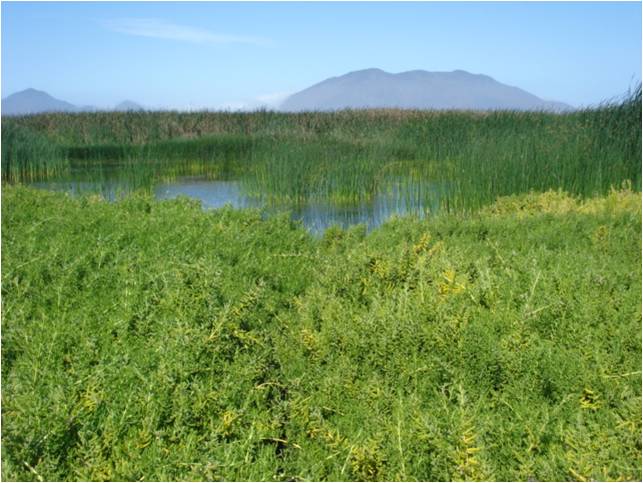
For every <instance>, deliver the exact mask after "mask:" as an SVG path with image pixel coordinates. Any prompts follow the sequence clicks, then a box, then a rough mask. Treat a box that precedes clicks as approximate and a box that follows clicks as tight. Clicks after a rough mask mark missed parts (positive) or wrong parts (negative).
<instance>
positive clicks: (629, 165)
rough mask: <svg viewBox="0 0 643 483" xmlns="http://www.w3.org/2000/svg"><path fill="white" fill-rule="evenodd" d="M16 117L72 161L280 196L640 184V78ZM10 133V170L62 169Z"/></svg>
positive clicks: (452, 198) (445, 204) (457, 206)
mask: <svg viewBox="0 0 643 483" xmlns="http://www.w3.org/2000/svg"><path fill="white" fill-rule="evenodd" d="M5 124H6V125H7V126H9V127H10V128H11V129H13V130H20V132H25V133H27V132H28V133H33V136H37V137H38V139H46V140H48V142H49V144H48V146H50V149H51V150H55V152H56V153H59V152H60V153H63V157H65V158H67V159H69V163H70V164H71V166H72V167H74V166H75V167H86V166H88V165H89V166H92V165H97V164H98V165H100V164H106V163H107V164H109V163H114V162H119V163H123V162H126V163H128V164H129V165H132V166H136V170H138V171H137V172H138V174H137V176H138V177H139V178H147V179H148V180H149V182H148V185H150V186H151V185H153V184H154V183H155V182H157V181H158V179H159V178H163V177H165V178H168V177H172V176H176V175H177V174H178V173H181V172H185V171H186V168H185V166H186V165H187V166H191V167H192V168H190V169H192V172H194V170H195V169H197V170H201V172H203V173H206V174H208V176H210V177H218V178H234V179H239V180H241V181H242V183H243V186H244V188H245V190H246V192H247V193H248V194H249V195H252V196H261V197H264V198H265V199H266V200H268V201H270V200H273V201H277V202H290V203H302V202H304V203H305V202H309V201H330V202H333V203H340V204H341V203H348V204H355V203H359V202H362V201H365V200H366V201H369V200H372V199H373V198H374V197H375V196H376V195H377V193H379V192H382V191H386V190H390V189H393V187H395V186H397V187H398V188H401V189H402V190H403V191H405V192H408V193H409V196H411V197H413V198H414V199H416V200H417V203H420V204H422V205H424V206H435V207H436V208H438V209H440V210H446V211H448V212H467V211H475V210H477V209H478V208H480V207H482V206H485V205H487V204H489V203H492V202H493V201H494V200H495V199H496V198H497V197H498V196H507V195H512V194H516V193H526V192H529V191H547V190H550V189H554V190H556V189H563V190H565V191H567V192H569V193H572V194H574V195H581V196H584V197H592V196H595V195H599V194H606V193H607V192H608V191H609V189H610V187H612V186H620V185H621V183H622V182H624V181H628V182H630V183H631V184H632V186H633V187H634V189H636V190H640V189H641V129H640V126H641V89H640V86H639V88H637V89H636V90H635V91H633V92H631V93H629V94H628V95H627V96H625V97H624V98H623V99H622V100H620V101H617V102H612V103H606V104H604V105H602V106H600V107H598V108H595V109H585V110H581V111H576V112H571V113H566V114H552V113H546V112H512V111H497V112H484V113H480V112H465V111H463V112H453V111H435V112H431V111H401V110H367V111H350V110H347V111H338V112H333V113H298V114H286V113H276V112H270V111H258V112H253V113H225V112H220V113H207V112H201V113H178V112H147V113H145V112H129V113H79V114H44V115H37V116H25V117H18V118H5V119H3V126H4V125H5ZM12 139H13V138H9V140H8V142H3V180H5V181H6V180H9V181H16V180H17V181H21V180H24V181H30V177H29V176H26V177H24V178H22V177H21V176H20V175H19V174H20V173H21V172H23V171H27V172H38V173H42V174H43V175H46V176H48V177H50V178H52V179H53V178H56V177H57V176H58V171H56V170H54V169H52V170H49V171H48V170H47V169H48V168H47V169H43V166H42V165H43V161H45V162H44V165H45V166H47V167H48V166H49V164H50V163H49V161H46V160H49V159H52V160H53V159H57V158H56V156H57V155H56V156H54V155H53V154H52V155H50V154H47V155H42V154H41V153H40V152H34V153H33V155H30V154H27V155H24V156H22V158H24V159H25V161H24V162H22V164H23V165H26V166H28V169H26V170H22V171H20V170H18V171H17V173H18V174H17V175H13V174H11V173H13V172H14V170H12V169H9V167H6V166H5V158H7V159H12V158H11V157H10V156H5V151H6V152H7V153H9V152H13V151H15V149H14V148H13V146H14V142H13V141H12ZM38 145H39V146H40V145H43V143H40V144H38ZM45 145H47V144H46V143H45ZM5 146H6V148H5ZM29 160H31V161H29ZM32 164H33V166H32ZM54 164H55V163H54ZM7 166H8V165H7ZM5 175H7V176H5ZM139 185H140V183H139ZM436 186H440V187H442V188H443V189H440V190H438V191H436V189H435V187H436Z"/></svg>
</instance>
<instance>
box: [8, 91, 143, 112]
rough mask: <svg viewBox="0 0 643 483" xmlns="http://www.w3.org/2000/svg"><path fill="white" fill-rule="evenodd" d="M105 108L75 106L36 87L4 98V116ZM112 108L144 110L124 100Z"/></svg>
mask: <svg viewBox="0 0 643 483" xmlns="http://www.w3.org/2000/svg"><path fill="white" fill-rule="evenodd" d="M105 110H106V109H100V108H98V107H95V106H75V105H74V104H71V103H69V102H66V101H61V100H60V99H56V98H55V97H52V96H50V95H49V94H47V93H46V92H44V91H38V90H36V89H25V90H24V91H20V92H16V93H15V94H11V95H10V96H8V97H5V98H4V99H2V115H3V116H22V115H25V114H37V113H40V112H96V111H105ZM107 110H109V109H107ZM112 110H114V111H143V110H144V108H143V107H142V106H141V105H140V104H137V103H136V102H134V101H123V102H121V103H120V104H118V105H116V107H114V109H112Z"/></svg>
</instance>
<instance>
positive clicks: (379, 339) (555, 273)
mask: <svg viewBox="0 0 643 483" xmlns="http://www.w3.org/2000/svg"><path fill="white" fill-rule="evenodd" d="M2 479H3V480H35V479H44V480H105V479H111V480H203V479H206V480H215V479H226V480H266V479H267V480H289V481H297V480H309V479H310V480H463V479H466V480H485V479H488V480H528V479H534V480H541V481H542V480H590V479H593V480H616V479H626V480H640V479H641V194H640V192H638V193H635V192H631V191H629V190H622V191H613V192H611V193H610V194H608V195H607V196H604V197H600V198H590V199H585V200H584V201H580V200H577V199H575V198H572V197H570V196H568V195H565V194H563V193H560V192H546V193H543V194H528V195H521V196H515V197H508V198H501V199H499V200H498V201H496V202H495V203H494V204H492V205H490V206H488V207H486V208H484V209H482V210H481V211H478V212H476V213H474V214H472V215H470V216H468V217H466V218H465V217H463V216H456V215H441V216H438V217H434V218H430V219H427V220H424V221H419V220H416V219H412V218H395V219H392V220H390V221H389V222H388V223H386V224H385V225H384V226H382V227H380V228H378V229H376V230H374V231H373V232H371V233H369V234H366V233H365V230H364V229H363V227H359V226H358V227H354V228H352V229H350V230H348V231H342V230H340V229H329V230H328V231H327V232H326V233H325V235H324V236H323V238H321V239H315V238H313V237H312V236H311V235H310V234H308V233H307V232H306V230H305V229H303V228H302V227H300V226H298V225H296V224H294V223H293V222H292V221H290V219H289V218H288V216H287V215H284V216H277V217H273V218H270V219H268V220H262V219H261V216H260V214H259V213H258V212H256V211H236V210H232V209H223V210H218V211H214V212H204V211H202V210H201V209H200V207H199V205H198V204H197V203H195V202H191V201H189V200H187V199H179V200H174V201H164V202H159V201H154V200H153V199H151V198H150V197H147V196H144V195H140V196H133V197H129V198H126V199H125V200H123V201H120V202H118V203H107V202H103V201H101V200H99V199H98V198H96V197H85V198H71V197H68V196H65V195H63V194H56V193H49V192H41V191H36V190H32V189H28V188H24V187H11V186H3V190H2Z"/></svg>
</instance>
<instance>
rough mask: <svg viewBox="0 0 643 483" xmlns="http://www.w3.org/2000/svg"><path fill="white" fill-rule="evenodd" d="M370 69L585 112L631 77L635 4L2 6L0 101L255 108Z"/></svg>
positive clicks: (636, 47)
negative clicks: (519, 94) (43, 95)
mask: <svg viewBox="0 0 643 483" xmlns="http://www.w3.org/2000/svg"><path fill="white" fill-rule="evenodd" d="M369 67H378V68H381V69H384V70H386V71H389V72H403V71H406V70H415V69H424V70H429V71H451V70H455V69H463V70H467V71H470V72H473V73H482V74H487V75H490V76H492V77H494V78H495V79H496V80H498V81H500V82H503V83H506V84H509V85H514V86H518V87H521V88H523V89H525V90H527V91H529V92H531V93H533V94H535V95H537V96H539V97H542V98H545V99H551V100H558V101H564V102H568V103H570V104H572V105H576V106H578V105H590V104H595V103H598V102H600V101H601V100H604V99H606V98H612V97H614V96H617V95H619V94H622V93H623V92H625V91H626V90H627V89H628V87H630V86H633V85H634V84H635V83H637V82H638V81H639V80H640V79H641V4H640V3H639V2H623V3H616V2H605V3H595V2H587V3H585V2H570V3H550V2H546V3H482V2H476V3H459V2H447V3H397V2H391V3H363V2H359V3H341V2H333V3H308V2H304V3H290V2H289V3H267V2H261V3H245V2H244V3H201V2H195V3H169V2H158V3H156V2H140V3H121V2H118V3H116V2H115V3H106V2H105V3H102V2H101V3H98V2H96V3H74V2H72V3H51V2H46V3H22V2H15V3H14V2H2V97H6V96H7V95H9V94H12V93H14V92H17V91H20V90H22V89H25V88H28V87H34V88H36V89H41V90H45V91H47V92H49V93H50V94H51V95H53V96H54V97H57V98H59V99H63V100H66V101H69V102H72V103H74V104H78V105H95V106H98V107H109V106H112V105H115V104H116V103H118V102H120V101H122V100H124V99H132V100H134V101H136V102H139V103H142V104H144V105H145V106H147V107H156V108H162V107H168V108H178V109H185V108H204V107H207V108H233V109H234V108H253V107H256V106H258V105H260V104H267V105H269V106H270V105H272V104H274V103H276V102H278V101H279V100H280V99H282V98H283V97H284V96H285V95H287V94H289V93H293V92H296V91H298V90H301V89H303V88H306V87H308V86H310V85H312V84H314V83H316V82H319V81H321V80H323V79H326V78H328V77H332V76H337V75H341V74H344V73H346V72H350V71H354V70H359V69H364V68H369Z"/></svg>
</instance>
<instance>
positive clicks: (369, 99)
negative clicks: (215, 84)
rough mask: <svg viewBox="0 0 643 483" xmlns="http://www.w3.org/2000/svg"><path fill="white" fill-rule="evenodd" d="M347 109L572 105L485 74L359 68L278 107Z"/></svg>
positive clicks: (553, 108)
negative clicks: (549, 99) (399, 71)
mask: <svg viewBox="0 0 643 483" xmlns="http://www.w3.org/2000/svg"><path fill="white" fill-rule="evenodd" d="M345 108H350V109H363V108H402V109H466V110H489V109H512V110H536V111H540V110H545V111H566V110H572V109H573V107H572V106H570V105H568V104H565V103H562V102H552V101H545V100H543V99H541V98H539V97H537V96H535V95H533V94H530V93H529V92H527V91H524V90H522V89H519V88H517V87H512V86H508V85H505V84H502V83H500V82H498V81H496V80H494V79H492V78H491V77H489V76H486V75H482V74H471V73H469V72H466V71H464V70H454V71H453V72H427V71H424V70H412V71H409V72H402V73H400V74H391V73H388V72H385V71H383V70H381V69H366V70H359V71H356V72H350V73H348V74H345V75H343V76H340V77H331V78H330V79H326V80H325V81H322V82H320V83H318V84H315V85H313V86H311V87H309V88H307V89H304V90H303V91H300V92H297V93H296V94H293V95H291V96H290V97H288V98H287V99H286V100H285V101H284V102H283V103H282V104H281V106H280V109H281V110H284V111H331V110H336V109H345Z"/></svg>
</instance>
